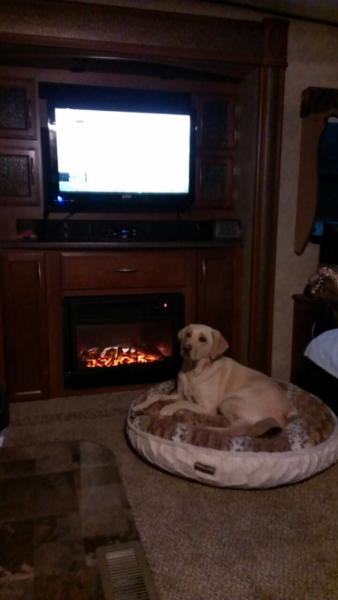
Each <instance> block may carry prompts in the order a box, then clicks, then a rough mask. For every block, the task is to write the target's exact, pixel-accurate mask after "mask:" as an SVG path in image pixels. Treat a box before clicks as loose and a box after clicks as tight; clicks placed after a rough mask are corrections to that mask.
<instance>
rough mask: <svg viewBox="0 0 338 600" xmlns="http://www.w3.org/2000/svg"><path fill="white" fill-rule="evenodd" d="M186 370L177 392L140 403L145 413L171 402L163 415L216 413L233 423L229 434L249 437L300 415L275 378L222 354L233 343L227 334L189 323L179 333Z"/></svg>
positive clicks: (281, 426) (162, 411) (181, 375)
mask: <svg viewBox="0 0 338 600" xmlns="http://www.w3.org/2000/svg"><path fill="white" fill-rule="evenodd" d="M178 339H179V341H180V351H181V356H182V358H183V362H182V367H181V369H180V371H179V373H178V378H177V392H176V393H174V394H167V395H165V394H162V395H158V396H156V395H154V396H153V397H149V398H147V399H146V400H145V401H144V402H141V404H139V405H137V406H136V407H135V410H142V409H144V408H146V407H147V406H150V404H152V403H153V402H156V401H158V400H162V401H164V400H166V401H168V400H172V402H171V403H170V404H166V406H164V407H162V409H161V410H160V415H161V416H164V415H173V414H174V413H176V412H177V411H179V410H190V411H192V412H194V413H198V414H205V415H216V414H217V413H220V414H221V415H223V416H225V417H226V418H227V421H228V422H229V426H228V428H226V429H225V431H226V432H227V433H228V435H250V433H249V432H250V430H252V428H253V427H255V426H256V425H257V424H259V423H262V422H264V423H265V422H266V423H269V428H270V427H271V424H273V427H276V428H277V429H278V430H280V429H283V428H284V427H285V425H286V424H287V423H288V422H289V421H290V420H292V419H294V418H295V417H296V410H295V408H294V407H293V406H292V404H291V403H290V401H289V399H288V396H287V392H286V390H284V389H283V388H282V387H281V386H280V385H279V384H278V383H277V382H275V381H274V380H273V379H271V377H269V376H268V375H265V374H263V373H261V372H259V371H256V370H254V369H250V368H248V367H245V366H244V365H241V364H240V363H238V362H236V361H235V360H233V359H232V358H229V357H227V356H223V355H224V353H225V352H226V350H227V349H228V348H229V344H228V342H227V341H226V339H225V338H224V337H223V335H222V334H221V333H220V332H219V331H217V330H216V329H213V328H212V327H209V326H207V325H201V324H190V325H187V326H186V327H184V328H183V329H181V330H180V331H179V332H178Z"/></svg>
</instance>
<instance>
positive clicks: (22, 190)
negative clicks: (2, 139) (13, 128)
mask: <svg viewBox="0 0 338 600" xmlns="http://www.w3.org/2000/svg"><path fill="white" fill-rule="evenodd" d="M36 167H37V150H36V149H35V148H26V147H16V146H14V147H13V146H6V145H4V144H0V205H2V206H34V205H38V204H39V189H38V180H39V178H38V173H37V168H36Z"/></svg>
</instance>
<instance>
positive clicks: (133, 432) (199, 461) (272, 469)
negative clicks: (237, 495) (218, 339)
mask: <svg viewBox="0 0 338 600" xmlns="http://www.w3.org/2000/svg"><path fill="white" fill-rule="evenodd" d="M174 386H175V382H174V381H169V382H164V383H162V384H159V385H158V386H154V387H153V388H151V389H150V390H149V391H148V393H147V395H151V394H154V393H155V394H157V393H158V392H161V393H168V392H170V391H173V389H174ZM285 387H286V388H287V392H288V394H289V398H290V400H291V402H293V403H294V405H295V406H296V408H297V412H298V416H297V418H296V419H295V420H294V421H293V422H291V423H289V424H288V425H287V427H286V428H285V429H284V430H283V431H281V432H280V433H277V434H276V435H273V436H272V437H255V438H253V437H248V436H241V437H230V436H228V435H226V432H225V431H224V428H225V427H226V426H227V420H226V418H225V417H223V416H221V415H218V416H214V417H207V416H203V415H197V414H194V413H192V412H190V411H187V410H185V411H180V412H179V413H176V414H174V415H173V416H160V415H159V411H160V408H161V407H162V406H163V405H164V404H163V402H155V403H154V404H152V405H151V406H149V407H148V408H146V409H144V410H143V411H138V410H137V404H138V403H139V402H141V401H142V400H143V399H144V396H142V397H141V398H139V399H138V400H137V401H136V402H135V403H134V404H133V405H132V406H131V408H130V411H129V415H128V419H127V434H128V437H129V439H130V442H131V444H132V446H133V447H134V448H135V449H136V450H137V452H139V454H141V455H142V456H143V457H144V458H146V459H147V460H149V461H150V462H151V463H153V464H155V465H157V466H159V467H161V468H163V469H165V470H167V471H170V472H172V473H176V474H178V475H181V476H184V477H188V478H190V479H196V480H198V481H201V482H204V483H208V484H211V485H216V486H221V487H242V488H257V487H274V486H276V485H282V484H285V483H292V482H295V481H300V480H302V479H305V478H306V477H310V476H311V475H313V474H314V473H317V472H319V471H321V470H323V469H324V468H326V467H328V466H330V465H331V464H333V463H334V462H335V461H336V460H337V459H338V427H337V421H336V417H335V415H334V414H333V413H332V412H331V410H330V409H329V408H328V407H327V406H326V405H325V404H324V403H323V402H321V401H320V400H319V399H318V398H317V397H315V396H312V395H311V394H309V393H307V392H305V391H303V390H301V389H300V388H298V387H296V386H293V385H291V384H289V385H285Z"/></svg>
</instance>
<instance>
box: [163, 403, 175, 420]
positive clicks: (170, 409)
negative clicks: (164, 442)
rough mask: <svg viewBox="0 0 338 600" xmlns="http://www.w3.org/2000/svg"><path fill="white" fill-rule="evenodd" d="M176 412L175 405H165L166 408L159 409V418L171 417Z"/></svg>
mask: <svg viewBox="0 0 338 600" xmlns="http://www.w3.org/2000/svg"><path fill="white" fill-rule="evenodd" d="M176 411H177V408H176V406H175V404H167V405H166V406H164V407H163V408H161V410H160V416H161V417H171V416H172V415H173V414H174V413H175V412H176Z"/></svg>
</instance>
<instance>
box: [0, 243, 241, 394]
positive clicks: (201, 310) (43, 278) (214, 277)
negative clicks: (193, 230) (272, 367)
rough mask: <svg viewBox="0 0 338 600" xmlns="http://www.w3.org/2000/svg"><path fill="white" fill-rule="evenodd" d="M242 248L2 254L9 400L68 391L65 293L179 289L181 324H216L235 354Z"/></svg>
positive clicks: (95, 293) (166, 290)
mask: <svg viewBox="0 0 338 600" xmlns="http://www.w3.org/2000/svg"><path fill="white" fill-rule="evenodd" d="M241 252H242V249H241V248H239V247H238V248H236V247H232V248H222V247H219V248H203V249H198V248H187V249H165V248H162V249H161V248H156V249H138V250H136V249H135V250H134V249H126V250H124V249H123V250H120V249H117V250H106V249H104V250H96V251H93V250H85V249H84V250H83V251H72V250H69V251H68V250H56V249H55V250H50V249H46V250H41V251H40V250H36V251H35V250H24V249H22V250H18V251H14V250H8V251H2V255H1V275H2V277H1V281H2V289H1V295H2V303H3V306H2V309H3V310H2V315H3V341H4V346H3V347H4V360H3V367H4V368H3V371H4V373H3V375H4V378H5V379H6V383H7V389H8V394H9V397H10V399H11V400H12V401H13V400H14V401H15V400H32V399H43V398H48V397H49V396H51V397H53V396H54V397H56V396H62V395H66V394H67V393H70V392H69V391H67V390H66V389H65V387H64V357H63V352H64V331H63V301H64V299H65V298H66V297H68V296H92V295H95V296H97V295H102V296H107V295H119V294H121V295H124V294H127V295H129V294H147V293H149V294H153V293H166V292H168V293H179V294H182V296H183V297H184V306H185V322H186V323H191V322H202V323H205V324H208V325H211V326H212V327H215V328H216V329H219V330H220V331H222V333H223V334H224V335H225V337H226V338H227V340H228V341H229V344H230V354H231V355H232V356H234V357H235V358H239V353H240V352H239V351H240V326H239V324H240V312H239V306H240V302H239V298H240V285H241V270H240V264H241ZM0 325H1V321H0ZM0 333H1V330H0ZM0 341H1V340H0ZM0 359H1V354H0ZM0 375H1V362H0ZM0 383H1V380H0ZM131 384H132V382H131ZM85 392H86V390H84V391H83V393H85Z"/></svg>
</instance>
